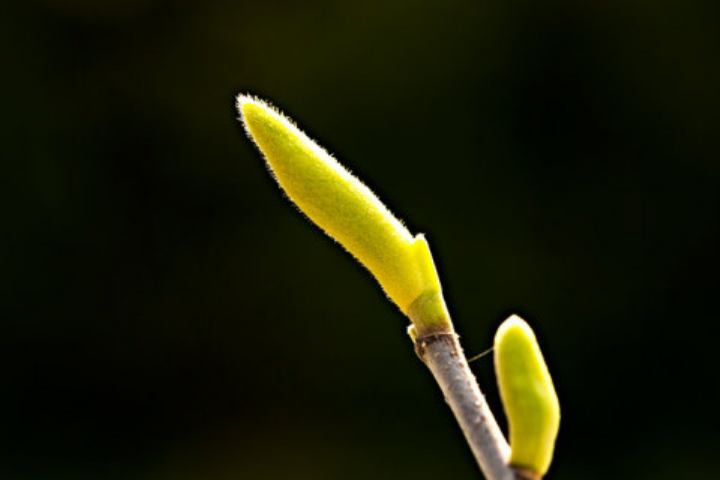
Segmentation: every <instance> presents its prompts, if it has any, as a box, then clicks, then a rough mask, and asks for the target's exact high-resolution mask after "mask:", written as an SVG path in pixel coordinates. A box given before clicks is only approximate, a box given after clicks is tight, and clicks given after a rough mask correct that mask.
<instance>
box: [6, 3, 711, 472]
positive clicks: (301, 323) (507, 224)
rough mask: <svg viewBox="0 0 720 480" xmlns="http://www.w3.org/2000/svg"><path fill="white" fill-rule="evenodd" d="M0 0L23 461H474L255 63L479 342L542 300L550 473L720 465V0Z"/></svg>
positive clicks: (211, 464) (19, 459)
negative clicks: (315, 190) (279, 139)
mask: <svg viewBox="0 0 720 480" xmlns="http://www.w3.org/2000/svg"><path fill="white" fill-rule="evenodd" d="M2 10H3V12H2V14H1V15H0V40H1V41H0V49H1V50H2V58H3V61H2V65H3V73H2V76H1V77H0V82H2V86H3V88H2V97H3V115H2V119H1V120H0V122H1V131H2V145H1V148H2V163H1V165H2V171H3V173H2V175H1V177H2V185H3V186H2V189H1V193H0V195H1V196H2V202H0V211H1V212H0V213H1V217H0V218H2V234H1V235H0V478H2V479H3V480H61V479H73V480H85V479H87V480H91V479H92V480H115V479H118V480H119V479H138V480H165V479H168V480H196V479H197V480H226V479H240V480H245V479H248V480H275V479H292V480H302V479H313V480H324V479H346V480H353V479H358V480H367V479H377V480H385V479H387V480H399V479H413V480H422V479H437V478H443V479H449V478H452V479H478V478H481V477H480V474H479V473H478V471H477V469H476V467H475V465H474V462H473V460H472V458H471V455H470V453H469V451H468V449H467V447H466V446H465V444H464V441H463V440H462V438H461V435H460V433H459V429H458V428H457V426H456V425H455V423H454V419H453V418H452V417H451V415H450V413H449V411H448V409H447V408H446V407H445V405H444V404H443V400H442V398H441V396H440V395H439V393H438V391H437V388H436V386H435V385H434V384H433V382H432V380H431V378H430V376H429V374H428V372H427V371H426V370H425V368H424V367H423V366H422V364H421V363H420V362H419V361H418V360H417V358H415V356H414V354H413V351H412V348H411V344H410V341H409V339H408V338H407V336H406V334H405V327H406V324H407V321H406V320H405V319H404V318H402V316H401V315H400V313H399V312H398V311H397V309H396V308H395V307H394V306H392V305H391V304H390V303H389V302H388V301H386V299H385V298H384V296H383V294H382V292H381V291H380V289H379V288H378V286H377V285H376V284H375V282H374V281H373V280H372V278H371V277H370V276H369V275H368V274H367V273H366V272H365V271H364V270H363V269H362V268H361V267H360V266H359V265H357V264H356V263H355V262H354V261H352V260H351V259H350V258H349V257H348V255H347V254H345V252H343V251H342V249H341V248H339V247H338V246H337V245H335V244H334V243H333V242H332V241H330V240H329V239H327V238H326V237H324V235H323V234H321V233H320V232H319V231H318V230H317V229H316V228H315V227H313V226H312V225H310V224H309V223H308V222H306V221H305V220H304V219H303V218H302V217H301V215H299V214H298V213H297V212H296V211H295V209H294V208H292V207H291V206H290V204H289V203H288V202H287V201H286V200H285V199H283V198H282V196H281V195H280V193H279V191H278V190H277V188H276V186H275V185H274V183H273V181H272V180H271V178H270V177H269V176H268V174H267V173H266V171H265V167H264V165H263V163H262V161H261V160H260V158H259V156H258V154H257V152H256V151H255V150H254V149H253V147H252V145H251V144H250V143H249V142H248V141H247V140H246V139H245V138H244V135H243V132H242V130H241V128H240V126H239V125H238V123H237V122H236V116H237V114H236V112H235V111H234V105H233V104H234V96H235V95H236V94H237V93H239V92H252V93H255V94H259V95H262V96H263V97H266V98H269V99H271V100H272V101H274V102H275V103H276V104H277V105H278V106H279V107H281V108H282V109H284V110H285V111H286V112H287V113H288V114H290V115H292V116H293V117H294V118H295V119H296V120H297V121H298V122H299V123H300V124H301V125H302V126H303V127H304V128H305V129H306V131H308V132H309V133H310V134H311V135H312V136H314V137H316V138H318V139H320V142H321V143H322V144H323V145H324V146H326V147H327V148H328V149H329V150H330V151H332V152H334V153H335V154H336V155H337V156H338V158H340V159H341V160H342V161H343V162H345V163H346V164H347V165H348V166H349V167H350V168H351V169H352V170H353V171H354V172H355V173H357V174H358V175H359V176H360V177H361V178H362V179H364V180H365V181H366V182H367V183H368V184H369V185H370V186H371V187H372V188H373V189H374V190H375V191H376V192H377V193H378V194H379V195H380V197H381V198H383V199H384V200H385V201H386V202H387V204H388V205H389V206H390V207H391V209H392V210H393V211H395V212H397V213H398V215H399V216H400V217H402V218H403V219H404V220H405V221H406V223H407V225H408V226H409V228H410V229H411V230H412V231H413V232H425V233H426V235H427V236H428V238H429V240H430V242H431V245H432V247H433V250H434V253H435V258H436V261H437V263H438V266H439V269H440V271H441V274H442V278H443V282H444V287H445V290H446V295H447V299H448V302H449V304H450V307H451V310H452V312H453V314H454V317H455V321H456V324H457V327H458V329H459V331H460V333H461V334H462V336H463V341H464V344H465V347H466V350H467V352H468V354H469V355H473V354H476V353H479V352H481V351H483V350H485V349H486V348H488V347H489V346H491V344H492V337H493V334H494V331H495V328H496V327H497V325H498V324H499V323H500V322H501V321H502V320H503V319H504V318H505V317H506V316H507V315H508V314H510V313H512V312H519V313H520V314H522V315H523V316H525V317H526V318H527V319H528V320H529V321H530V322H531V323H532V324H533V325H534V326H535V328H536V330H537V333H538V336H539V338H540V340H541V343H542V345H543V347H544V352H545V355H546V357H547V359H548V362H549V364H550V367H551V370H552V372H553V373H554V378H555V381H556V384H557V388H558V390H559V393H560V396H561V403H562V406H563V415H564V416H563V424H562V430H561V436H560V439H559V443H558V448H557V455H556V460H555V463H554V466H553V470H552V471H551V474H550V476H549V478H552V479H555V480H570V479H580V478H582V479H585V480H594V479H607V478H612V479H614V480H621V479H633V480H637V479H638V478H648V479H653V480H661V479H678V478H682V479H690V478H698V479H700V478H702V479H709V478H720V456H718V452H720V415H718V406H719V405H720V388H719V387H718V383H719V380H720V377H719V374H718V368H719V367H720V361H719V360H718V335H719V334H720V327H719V326H718V325H719V323H718V322H719V321H720V318H718V317H719V315H718V311H717V310H718V280H717V278H718V271H720V261H719V260H720V259H719V258H718V247H719V246H720V228H719V227H720V222H719V221H718V206H719V202H718V191H719V190H720V188H719V187H720V161H719V159H720V140H719V139H720V88H719V86H720V3H718V2H717V1H715V0H707V1H702V0H668V1H649V0H609V1H603V2H597V1H595V2H593V1H591V2H580V4H578V2H573V1H569V0H549V1H544V2H535V1H523V0H513V1H499V0H446V1H426V0H384V1H379V0H374V1H363V2H361V1H355V0H324V1H323V0H306V1H304V2H292V1H256V2H248V1H235V2H224V1H219V0H207V1H204V2H190V1H175V2H171V1H162V0H146V1H143V0H132V1H127V0H125V1H123V0H106V1H102V2H98V1H95V0H42V1H41V0H35V1H26V2H12V3H11V4H9V5H4V6H3V8H2ZM473 368H474V369H475V371H476V373H477V375H478V376H479V379H480V381H481V384H482V385H483V386H484V388H485V390H486V393H487V395H488V398H489V400H490V401H491V403H492V405H493V407H494V409H495V411H496V412H498V415H500V418H501V421H502V416H501V414H500V411H501V408H500V405H499V403H498V398H497V392H496V390H495V386H494V378H493V373H492V360H491V357H485V358H483V359H480V360H478V361H476V362H474V363H473Z"/></svg>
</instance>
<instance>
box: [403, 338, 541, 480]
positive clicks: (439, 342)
mask: <svg viewBox="0 0 720 480" xmlns="http://www.w3.org/2000/svg"><path fill="white" fill-rule="evenodd" d="M415 351H416V352H417V355H418V357H420V359H421V360H422V361H423V362H424V363H425V365H427V366H428V368H429V369H430V371H431V372H432V374H433V376H434V377H435V380H436V381H437V383H438V385H439V386H440V389H441V390H442V392H443V394H444V395H445V401H446V402H447V403H448V405H450V408H451V409H452V411H453V413H454V414H455V418H456V419H457V421H458V423H459V424H460V427H461V428H462V431H463V433H464V434H465V439H466V440H467V442H468V444H469V445H470V449H471V450H472V452H473V455H474V456H475V459H476V460H477V462H478V464H479V465H480V469H481V470H482V472H483V474H484V475H485V477H486V478H487V479H488V480H528V477H527V476H526V475H525V472H521V471H518V470H516V469H514V468H512V467H511V466H509V465H508V459H509V458H510V447H509V446H508V444H507V441H506V440H505V437H504V436H503V434H502V431H501V430H500V427H499V426H498V424H497V421H496V420H495V417H494V416H493V414H492V412H491V411H490V407H489V406H488V404H487V402H486V401H485V397H484V396H483V394H482V392H481V391H480V387H479V386H478V383H477V380H476V379H475V376H474V375H473V374H472V372H471V371H470V367H469V366H468V363H467V360H466V359H465V354H464V353H463V350H462V347H461V346H460V342H459V340H458V336H457V335H456V334H455V333H435V334H430V335H426V336H422V337H418V338H416V339H415Z"/></svg>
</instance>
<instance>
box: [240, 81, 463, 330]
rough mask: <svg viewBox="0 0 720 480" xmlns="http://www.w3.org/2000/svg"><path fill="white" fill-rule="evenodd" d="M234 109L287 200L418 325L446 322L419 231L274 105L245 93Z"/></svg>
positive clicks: (446, 324)
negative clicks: (415, 232)
mask: <svg viewBox="0 0 720 480" xmlns="http://www.w3.org/2000/svg"><path fill="white" fill-rule="evenodd" d="M238 110H239V111H240V119H241V121H242V122H243V124H244V126H245V129H246V131H247V134H248V136H249V137H250V138H251V139H252V140H253V141H254V142H255V144H256V145H257V147H258V149H259V150H260V151H261V152H262V154H263V155H264V157H265V160H266V161H267V164H268V166H269V168H270V171H271V172H272V174H273V176H274V177H275V180H277V182H278V184H279V185H280V187H281V188H282V189H283V190H284V191H285V193H286V194H287V196H288V197H289V198H290V200H292V201H293V202H294V203H295V204H296V205H297V206H298V208H299V209H300V210H301V211H302V212H303V213H304V214H305V215H307V217H308V218H309V219H310V220H311V221H313V222H314V223H316V224H317V225H318V226H319V227H320V228H322V229H323V230H324V231H325V232H326V233H327V234H328V235H329V236H330V237H332V238H334V239H335V240H337V241H338V243H340V244H341V245H342V246H343V247H345V248H346V249H347V250H348V251H349V252H350V253H351V254H352V255H353V256H355V258H357V259H358V260H359V261H360V263H362V264H363V265H364V266H365V267H367V269H368V270H370V272H371V273H372V274H373V275H374V276H375V278H376V279H377V280H378V282H379V283H380V285H381V286H382V288H383V289H384V290H385V292H386V293H387V295H388V296H389V297H390V299H391V300H392V301H393V302H395V303H396V304H397V305H398V307H400V310H402V311H403V312H404V313H405V314H406V315H408V316H410V318H411V319H412V320H413V323H415V325H416V326H418V327H419V328H420V329H421V330H423V331H425V332H427V331H438V330H448V329H450V328H451V326H450V320H449V315H448V313H447V309H446V308H445V303H444V301H443V300H442V293H441V288H440V281H439V279H438V275H437V272H436V270H435V265H434V263H433V259H432V255H431V254H430V249H429V247H428V244H427V242H426V241H425V238H424V237H423V236H422V235H417V236H415V237H413V236H412V235H411V234H410V232H409V231H408V230H407V228H405V226H404V225H403V224H402V223H401V222H400V220H398V219H397V218H395V217H394V216H393V215H392V214H391V213H390V212H389V211H388V209H387V208H386V207H385V205H383V204H382V203H381V202H380V200H379V199H378V198H377V197H376V196H375V194H373V192H372V191H370V189H369V188H368V187H366V186H365V185H364V184H362V183H361V182H360V181H359V180H358V179H357V178H355V177H354V176H353V175H352V174H351V173H350V172H348V170H347V169H345V168H344V167H343V166H342V165H340V163H338V161H337V160H335V159H334V158H333V157H332V156H330V155H329V154H328V153H327V152H326V151H325V150H324V149H322V148H321V147H320V146H318V145H317V144H316V143H315V142H313V141H312V140H311V139H310V138H308V136H307V135H305V134H304V133H303V132H302V131H300V129H299V128H297V127H296V126H295V125H294V124H293V123H292V122H291V121H290V120H289V119H288V118H286V117H285V116H283V115H282V114H281V113H279V112H278V111H277V110H275V109H274V108H272V107H270V106H269V105H267V104H266V103H265V102H263V101H261V100H258V99H256V98H253V97H249V96H245V95H240V96H239V97H238Z"/></svg>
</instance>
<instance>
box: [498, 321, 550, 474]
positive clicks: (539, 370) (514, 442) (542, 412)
mask: <svg viewBox="0 0 720 480" xmlns="http://www.w3.org/2000/svg"><path fill="white" fill-rule="evenodd" d="M495 372H496V375H497V380H498V385H499V386H500V396H501V398H502V402H503V407H504V408H505V415H506V416H507V420H508V426H509V430H510V464H511V465H512V466H514V467H520V468H523V469H527V470H530V471H532V472H533V473H535V474H537V475H538V476H543V475H545V473H546V472H547V470H548V468H549V467H550V462H551V461H552V456H553V449H554V447H555V439H556V438H557V433H558V428H559V427H560V405H559V403H558V398H557V395H556V393H555V387H553V382H552V378H550V373H549V372H548V369H547V365H546V364H545V360H544V359H543V356H542V353H541V352H540V347H539V346H538V343H537V340H536V338H535V334H534V333H533V331H532V329H531V328H530V326H529V325H528V324H527V323H526V322H525V321H524V320H523V319H521V318H520V317H518V316H517V315H513V316H511V317H510V318H508V319H507V320H505V322H503V324H502V325H500V328H499V329H498V331H497V334H496V335H495Z"/></svg>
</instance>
